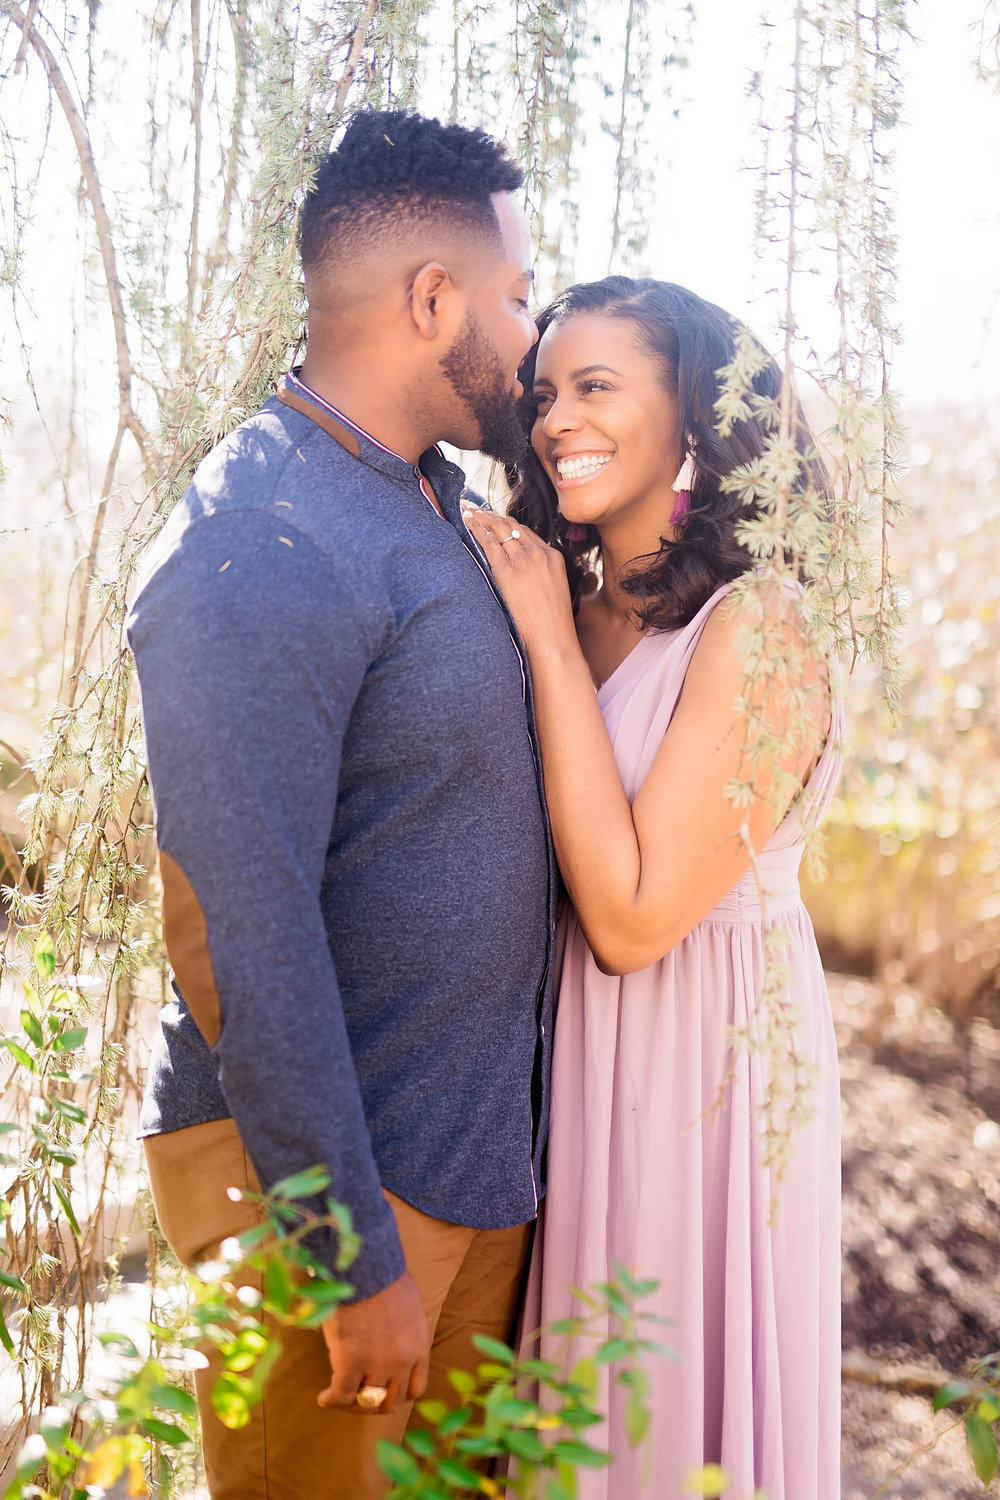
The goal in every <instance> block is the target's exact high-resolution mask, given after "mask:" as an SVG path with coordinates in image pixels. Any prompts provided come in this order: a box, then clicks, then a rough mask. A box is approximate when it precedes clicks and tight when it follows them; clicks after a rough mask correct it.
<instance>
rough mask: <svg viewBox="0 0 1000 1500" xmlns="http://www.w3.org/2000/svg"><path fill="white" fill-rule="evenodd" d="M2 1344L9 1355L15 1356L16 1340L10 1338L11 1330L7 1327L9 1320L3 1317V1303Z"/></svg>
mask: <svg viewBox="0 0 1000 1500" xmlns="http://www.w3.org/2000/svg"><path fill="white" fill-rule="evenodd" d="M0 1344H3V1346H4V1348H5V1349H6V1351H7V1353H8V1354H10V1355H13V1353H14V1340H13V1339H12V1338H11V1336H10V1329H9V1328H8V1327H7V1320H6V1318H5V1317H4V1315H3V1304H2V1303H0Z"/></svg>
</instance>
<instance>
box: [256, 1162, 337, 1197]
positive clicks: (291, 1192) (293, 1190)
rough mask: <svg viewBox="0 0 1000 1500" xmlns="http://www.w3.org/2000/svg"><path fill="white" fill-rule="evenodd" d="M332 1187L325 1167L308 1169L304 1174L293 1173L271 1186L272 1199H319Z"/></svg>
mask: <svg viewBox="0 0 1000 1500" xmlns="http://www.w3.org/2000/svg"><path fill="white" fill-rule="evenodd" d="M329 1186H330V1174H329V1172H328V1171H327V1170H326V1168H325V1167H306V1169H305V1171H304V1172H293V1173H292V1175H291V1176H290V1177H282V1178H281V1179H280V1180H279V1181H278V1182H274V1183H272V1184H271V1191H270V1196H271V1197H272V1198H318V1197H319V1195H320V1193H325V1192H326V1190H327V1188H328V1187H329Z"/></svg>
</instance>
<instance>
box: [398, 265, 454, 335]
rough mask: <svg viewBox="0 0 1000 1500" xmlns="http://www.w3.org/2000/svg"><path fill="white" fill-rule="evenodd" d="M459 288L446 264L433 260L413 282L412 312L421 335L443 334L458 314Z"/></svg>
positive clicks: (411, 287) (421, 269)
mask: <svg viewBox="0 0 1000 1500" xmlns="http://www.w3.org/2000/svg"><path fill="white" fill-rule="evenodd" d="M456 297H457V288H456V286H455V283H454V282H453V281H452V279H451V274H450V273H449V271H448V269H447V267H446V266H443V265H442V264H441V262H440V261H439V260H429V261H428V262H427V264H426V265H425V266H421V267H420V270H419V271H418V272H417V273H416V275H415V276H414V278H413V281H412V283H411V286H410V316H411V317H412V318H413V322H414V324H415V325H416V329H417V332H418V334H419V335H420V337H421V338H424V339H437V338H441V336H442V334H443V333H445V332H446V331H447V330H448V329H449V328H450V325H451V322H452V320H453V318H454V302H455V299H456Z"/></svg>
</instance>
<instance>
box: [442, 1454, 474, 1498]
mask: <svg viewBox="0 0 1000 1500" xmlns="http://www.w3.org/2000/svg"><path fill="white" fill-rule="evenodd" d="M437 1471H438V1474H439V1475H440V1476H441V1478H442V1479H446V1480H447V1481H448V1483H449V1484H455V1485H458V1486H459V1487H460V1488H465V1489H470V1490H479V1475H478V1474H474V1473H473V1471H472V1470H471V1469H467V1468H466V1467H465V1465H464V1464H460V1463H458V1462H457V1461H456V1460H455V1459H453V1458H440V1459H438V1464H437Z"/></svg>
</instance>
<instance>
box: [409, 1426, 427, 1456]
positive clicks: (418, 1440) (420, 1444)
mask: <svg viewBox="0 0 1000 1500" xmlns="http://www.w3.org/2000/svg"><path fill="white" fill-rule="evenodd" d="M403 1442H404V1443H405V1444H406V1446H407V1448H409V1450H410V1452H411V1453H415V1454H416V1455H417V1457H418V1458H433V1456H434V1439H433V1438H432V1437H431V1435H430V1433H429V1432H422V1431H420V1430H419V1429H418V1430H417V1431H416V1432H408V1433H407V1434H406V1436H405V1438H404V1439H403Z"/></svg>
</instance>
